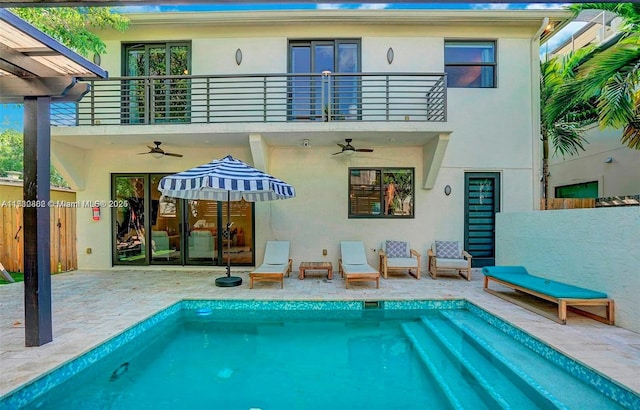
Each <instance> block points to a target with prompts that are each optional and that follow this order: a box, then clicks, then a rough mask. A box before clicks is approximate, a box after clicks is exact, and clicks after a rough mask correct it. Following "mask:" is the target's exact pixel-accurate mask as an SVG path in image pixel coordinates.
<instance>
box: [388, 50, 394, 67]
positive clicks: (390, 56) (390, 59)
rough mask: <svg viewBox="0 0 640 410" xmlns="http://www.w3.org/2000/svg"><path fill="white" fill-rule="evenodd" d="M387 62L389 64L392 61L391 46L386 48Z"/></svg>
mask: <svg viewBox="0 0 640 410" xmlns="http://www.w3.org/2000/svg"><path fill="white" fill-rule="evenodd" d="M387 62H388V63H389V64H391V63H393V49H392V48H391V47H389V49H388V50H387Z"/></svg>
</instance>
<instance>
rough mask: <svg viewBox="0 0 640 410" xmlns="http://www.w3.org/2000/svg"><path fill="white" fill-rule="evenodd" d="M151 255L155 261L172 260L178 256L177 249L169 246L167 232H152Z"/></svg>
mask: <svg viewBox="0 0 640 410" xmlns="http://www.w3.org/2000/svg"><path fill="white" fill-rule="evenodd" d="M151 241H152V242H151V243H152V245H153V247H152V248H151V251H152V252H151V255H152V257H153V259H167V260H169V259H171V258H172V257H173V256H174V254H176V251H175V249H172V248H171V247H170V245H169V235H168V234H167V231H151Z"/></svg>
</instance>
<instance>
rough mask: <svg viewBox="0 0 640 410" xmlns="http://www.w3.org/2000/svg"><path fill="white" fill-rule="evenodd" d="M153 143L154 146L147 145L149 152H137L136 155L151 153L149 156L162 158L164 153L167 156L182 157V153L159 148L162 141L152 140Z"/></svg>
mask: <svg viewBox="0 0 640 410" xmlns="http://www.w3.org/2000/svg"><path fill="white" fill-rule="evenodd" d="M153 143H154V144H156V146H155V147H152V146H150V145H147V147H149V152H139V153H138V155H142V154H151V156H153V157H154V158H162V157H164V156H165V155H166V156H169V157H178V158H182V154H174V153H173V152H166V151H165V150H163V149H162V148H160V144H162V142H160V141H153Z"/></svg>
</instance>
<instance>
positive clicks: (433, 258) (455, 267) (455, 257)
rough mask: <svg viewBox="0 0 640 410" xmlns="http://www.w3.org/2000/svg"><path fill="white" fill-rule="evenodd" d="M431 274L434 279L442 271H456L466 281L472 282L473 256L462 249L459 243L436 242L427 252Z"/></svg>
mask: <svg viewBox="0 0 640 410" xmlns="http://www.w3.org/2000/svg"><path fill="white" fill-rule="evenodd" d="M427 255H428V258H429V261H428V262H429V274H430V275H431V277H432V278H433V279H435V278H436V277H437V276H438V273H440V272H441V271H443V270H444V271H455V272H457V273H458V275H460V276H462V277H463V278H465V279H466V280H471V255H470V254H469V252H467V251H465V250H464V249H462V243H460V242H459V241H435V243H434V244H433V246H431V248H430V249H429V250H428V251H427Z"/></svg>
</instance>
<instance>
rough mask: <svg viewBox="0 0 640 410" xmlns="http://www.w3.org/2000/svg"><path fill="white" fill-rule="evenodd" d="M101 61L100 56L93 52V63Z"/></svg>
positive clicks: (96, 63)
mask: <svg viewBox="0 0 640 410" xmlns="http://www.w3.org/2000/svg"><path fill="white" fill-rule="evenodd" d="M101 62H102V57H100V54H98V53H95V54H94V55H93V63H94V64H95V65H100V63H101Z"/></svg>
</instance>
